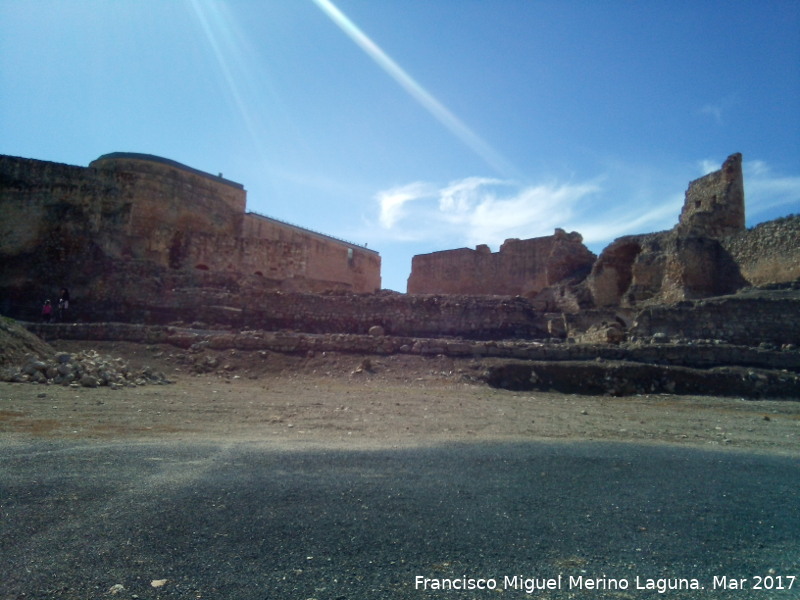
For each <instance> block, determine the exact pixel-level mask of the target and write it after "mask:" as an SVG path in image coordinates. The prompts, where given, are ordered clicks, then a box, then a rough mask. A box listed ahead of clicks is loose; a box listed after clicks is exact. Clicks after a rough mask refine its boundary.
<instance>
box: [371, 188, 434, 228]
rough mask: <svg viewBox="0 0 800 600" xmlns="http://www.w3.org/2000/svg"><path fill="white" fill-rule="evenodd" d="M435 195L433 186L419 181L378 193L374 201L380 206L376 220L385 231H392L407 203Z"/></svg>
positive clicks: (404, 212) (403, 212)
mask: <svg viewBox="0 0 800 600" xmlns="http://www.w3.org/2000/svg"><path fill="white" fill-rule="evenodd" d="M435 193H436V188H435V187H434V186H432V185H431V184H429V183H425V182H421V181H417V182H414V183H409V184H407V185H402V186H399V187H394V188H391V189H388V190H384V191H382V192H378V194H377V196H376V199H377V200H378V204H379V206H380V215H379V217H378V219H379V221H380V223H381V226H382V227H384V228H385V229H392V228H393V227H394V226H395V225H396V224H397V222H398V221H400V220H401V219H402V218H403V217H404V216H405V215H406V211H405V210H404V207H405V205H406V204H407V203H409V202H411V201H413V200H420V199H423V198H430V197H431V196H433V195H434V194H435Z"/></svg>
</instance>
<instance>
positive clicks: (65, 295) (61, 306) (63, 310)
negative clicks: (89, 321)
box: [58, 288, 69, 322]
mask: <svg viewBox="0 0 800 600" xmlns="http://www.w3.org/2000/svg"><path fill="white" fill-rule="evenodd" d="M68 311H69V290H68V289H67V288H61V294H60V295H59V297H58V320H59V321H60V322H64V321H66V319H67V312H68Z"/></svg>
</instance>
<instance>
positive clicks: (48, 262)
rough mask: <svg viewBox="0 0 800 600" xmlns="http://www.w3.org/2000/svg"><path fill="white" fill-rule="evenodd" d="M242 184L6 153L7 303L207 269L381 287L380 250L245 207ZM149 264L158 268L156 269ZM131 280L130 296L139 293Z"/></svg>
mask: <svg viewBox="0 0 800 600" xmlns="http://www.w3.org/2000/svg"><path fill="white" fill-rule="evenodd" d="M246 202H247V198H246V192H245V189H244V187H243V186H242V185H241V184H238V183H235V182H232V181H229V180H227V179H224V178H222V177H217V176H214V175H211V174H208V173H204V172H202V171H198V170H196V169H193V168H191V167H187V166H185V165H181V164H180V163H176V162H174V161H171V160H168V159H163V158H159V157H155V156H150V155H142V154H131V153H114V154H107V155H104V156H102V157H100V158H99V159H97V160H96V161H94V162H92V163H91V165H90V166H89V167H88V168H87V167H76V166H70V165H61V164H56V163H51V162H46V161H38V160H32V159H26V158H18V157H11V156H0V301H2V303H3V305H0V310H4V311H5V312H6V313H7V314H12V315H14V314H16V313H15V309H14V308H13V307H14V306H15V305H18V304H19V303H20V302H26V300H25V296H30V297H32V298H33V299H34V302H41V301H42V300H43V299H44V297H47V296H49V295H53V294H56V293H57V292H58V289H59V288H61V287H68V288H70V289H71V290H72V291H73V292H76V293H78V294H80V295H83V296H90V295H95V296H97V295H98V294H101V295H102V294H103V293H111V291H110V290H108V289H107V288H108V287H109V285H108V281H109V277H111V276H112V275H119V274H120V273H122V274H124V273H127V272H131V273H132V274H133V273H135V272H140V271H141V270H142V267H141V265H139V264H138V263H141V262H144V263H147V264H148V265H150V266H151V267H156V268H157V269H161V270H162V271H163V272H162V273H161V274H160V275H154V276H157V277H164V276H166V274H167V273H168V272H170V271H181V272H189V271H194V270H197V271H204V272H210V273H227V274H231V275H240V276H251V275H254V276H258V277H261V278H263V282H262V283H263V286H262V287H266V288H277V289H288V290H301V291H324V290H346V291H351V292H356V293H365V292H374V291H376V290H378V289H379V288H380V255H379V254H378V253H377V252H375V251H373V250H369V249H367V248H364V247H361V246H358V245H354V244H350V243H348V242H344V241H341V240H337V239H335V238H332V237H330V236H326V235H324V234H320V233H316V232H312V231H309V230H305V229H303V228H301V227H297V226H293V225H289V224H286V223H282V222H280V221H277V220H275V219H269V218H267V217H261V216H258V215H254V214H252V213H245V208H246ZM145 270H147V269H145ZM138 289H139V288H137V287H135V286H128V288H127V289H125V292H126V293H129V294H137V293H139V292H138Z"/></svg>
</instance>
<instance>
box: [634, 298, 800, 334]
mask: <svg viewBox="0 0 800 600" xmlns="http://www.w3.org/2000/svg"><path fill="white" fill-rule="evenodd" d="M797 315H800V297H798V295H797V294H796V293H790V292H787V293H785V294H783V295H782V294H781V293H780V292H772V293H770V294H760V293H758V292H753V293H742V294H736V295H732V296H723V297H719V298H708V299H705V300H695V301H684V302H680V303H677V304H675V305H661V306H651V307H647V308H645V309H643V310H642V311H641V312H640V313H639V314H637V316H636V321H635V323H634V325H633V327H632V328H631V332H630V333H631V335H633V336H641V337H651V336H654V335H660V336H664V337H665V338H667V339H669V338H672V339H675V338H683V339H711V340H722V341H725V342H728V343H732V344H745V345H746V344H753V343H754V342H757V343H760V342H763V343H768V344H775V345H783V344H793V345H796V344H797V343H798V342H800V320H798V319H797V318H796V316H797Z"/></svg>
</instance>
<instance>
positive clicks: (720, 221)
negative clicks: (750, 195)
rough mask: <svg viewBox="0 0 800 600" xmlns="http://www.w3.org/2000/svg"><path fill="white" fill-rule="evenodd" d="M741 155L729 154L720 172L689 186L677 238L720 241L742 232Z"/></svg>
mask: <svg viewBox="0 0 800 600" xmlns="http://www.w3.org/2000/svg"><path fill="white" fill-rule="evenodd" d="M744 222H745V214H744V176H743V175H742V155H741V154H739V153H736V154H731V155H730V156H729V157H728V158H727V159H726V160H725V162H724V163H723V164H722V168H721V169H719V170H718V171H714V172H713V173H709V174H708V175H705V176H704V177H701V178H700V179H695V180H694V181H692V182H691V183H689V188H688V189H687V190H686V196H685V200H684V203H683V210H682V211H681V216H680V221H679V223H678V231H679V232H680V234H681V235H686V236H694V237H709V238H721V237H725V236H727V235H731V234H734V233H737V232H739V231H742V230H744Z"/></svg>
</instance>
